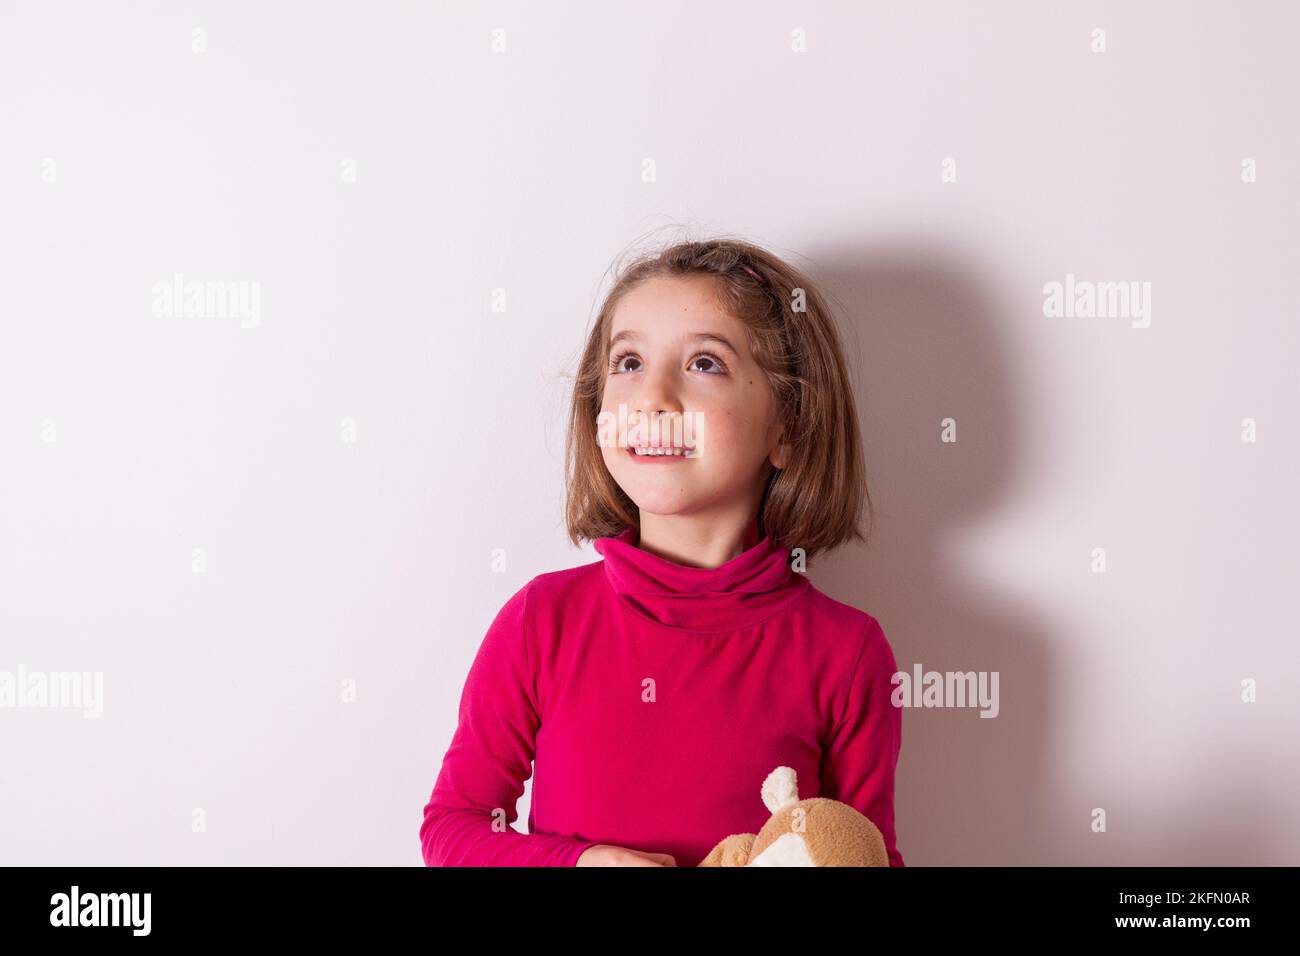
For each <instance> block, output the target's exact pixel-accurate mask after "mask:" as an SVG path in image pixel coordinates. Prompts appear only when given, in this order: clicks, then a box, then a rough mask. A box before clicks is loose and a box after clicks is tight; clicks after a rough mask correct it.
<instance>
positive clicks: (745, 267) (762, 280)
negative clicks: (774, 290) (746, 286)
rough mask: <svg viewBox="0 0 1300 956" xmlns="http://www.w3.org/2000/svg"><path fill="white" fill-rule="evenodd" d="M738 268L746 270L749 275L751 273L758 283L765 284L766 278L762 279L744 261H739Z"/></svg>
mask: <svg viewBox="0 0 1300 956" xmlns="http://www.w3.org/2000/svg"><path fill="white" fill-rule="evenodd" d="M740 268H742V269H744V270H745V271H746V272H748V273H749V274H750V275H752V276H753V277H754V278H755V279H757V280H758V281H759V284H760V285H767V280H766V279H764V278H763V277H762V276H761V275H759V274H758V273H757V272H755V271H754V270H753V269H751V268H750V267H749V266H747V265H745V264H744V263H741V265H740Z"/></svg>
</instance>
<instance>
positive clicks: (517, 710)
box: [420, 582, 595, 866]
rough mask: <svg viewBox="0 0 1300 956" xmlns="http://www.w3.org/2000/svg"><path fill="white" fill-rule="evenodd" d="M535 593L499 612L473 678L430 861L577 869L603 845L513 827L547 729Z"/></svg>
mask: <svg viewBox="0 0 1300 956" xmlns="http://www.w3.org/2000/svg"><path fill="white" fill-rule="evenodd" d="M530 583H531V582H530ZM527 592H528V585H524V587H522V588H521V589H520V590H519V591H517V592H516V593H515V594H514V596H512V597H511V598H510V600H509V601H507V602H506V604H505V605H504V606H503V607H502V608H501V610H500V611H499V612H498V613H497V616H496V618H495V619H494V620H493V622H492V624H491V626H490V627H489V628H488V632H487V636H486V637H485V638H484V639H483V643H482V645H481V646H480V647H479V650H478V654H477V656H476V657H475V658H474V663H473V664H472V666H471V667H470V671H469V676H468V677H467V678H466V679H465V689H464V691H463V692H462V694H461V699H460V717H459V725H458V726H457V728H456V733H455V735H454V736H453V737H452V741H451V747H450V748H449V749H448V750H447V755H446V757H444V758H443V762H442V770H441V772H440V773H439V774H438V780H437V782H436V783H435V784H434V788H433V793H432V795H431V796H430V797H429V802H428V803H427V804H425V807H424V822H423V823H422V824H421V825H420V846H421V848H422V851H423V854H424V862H425V865H427V866H573V865H575V864H576V863H577V860H578V857H579V856H581V854H582V852H583V851H584V850H586V849H587V848H588V847H590V846H594V845H595V842H594V841H584V840H578V839H574V838H572V837H568V836H562V835H551V834H543V833H533V834H525V833H520V832H519V831H517V830H515V829H514V828H513V827H511V826H510V824H512V823H514V821H515V819H516V818H517V816H518V813H517V810H516V808H515V804H516V803H517V802H518V800H519V797H520V795H521V794H522V793H523V792H524V781H525V780H527V779H528V777H529V775H530V774H531V773H532V761H533V752H534V742H535V740H536V737H537V728H538V727H539V726H541V716H540V714H539V713H538V707H537V698H536V686H535V684H534V681H533V671H532V667H531V658H530V656H529V649H528V640H529V635H528V632H527V630H526V625H525V607H526V604H527Z"/></svg>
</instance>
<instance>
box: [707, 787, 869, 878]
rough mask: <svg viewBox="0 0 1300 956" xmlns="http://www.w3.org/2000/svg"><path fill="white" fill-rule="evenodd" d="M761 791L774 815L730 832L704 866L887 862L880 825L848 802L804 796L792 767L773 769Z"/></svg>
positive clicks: (867, 863)
mask: <svg viewBox="0 0 1300 956" xmlns="http://www.w3.org/2000/svg"><path fill="white" fill-rule="evenodd" d="M762 796H763V803H764V805H765V806H766V807H767V808H768V809H769V810H771V811H772V819H770V820H768V821H767V823H765V824H763V829H761V830H759V831H758V833H757V834H753V833H737V834H735V835H733V836H729V837H727V838H726V839H725V840H723V841H722V842H721V843H719V844H718V845H717V846H715V847H714V848H713V849H712V850H711V851H710V852H709V855H708V856H706V857H705V858H704V859H703V860H701V861H700V866H889V854H888V853H887V852H886V850H885V839H884V837H882V836H881V835H880V830H879V828H877V827H876V825H875V824H874V823H872V822H871V821H870V820H868V819H867V818H866V817H865V816H863V815H862V814H861V813H859V812H858V811H857V810H854V809H853V808H852V807H851V806H849V805H848V804H847V803H841V802H840V801H838V800H829V799H827V798H825V797H810V798H809V799H807V800H800V799H799V786H798V782H797V780H796V777H795V772H794V770H793V768H791V767H777V768H776V769H775V770H773V771H772V772H771V773H769V774H768V775H767V779H766V780H764V781H763V789H762Z"/></svg>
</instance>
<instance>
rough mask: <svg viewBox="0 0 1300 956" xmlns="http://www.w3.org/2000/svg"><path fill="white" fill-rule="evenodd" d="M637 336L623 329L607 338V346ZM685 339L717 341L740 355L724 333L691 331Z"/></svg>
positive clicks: (630, 330)
mask: <svg viewBox="0 0 1300 956" xmlns="http://www.w3.org/2000/svg"><path fill="white" fill-rule="evenodd" d="M639 338H640V336H639V335H637V333H636V332H634V331H633V330H632V329H624V330H623V331H622V332H619V333H618V334H617V335H616V336H614V337H613V338H612V339H610V340H609V347H610V348H611V349H612V348H613V347H614V346H615V345H617V344H618V343H619V342H622V341H624V340H627V341H636V340H637V339H639ZM686 341H688V342H717V343H718V344H719V345H721V346H722V347H723V348H725V349H727V350H728V351H730V352H731V353H732V354H733V355H740V352H738V351H737V350H736V347H735V346H734V345H732V344H731V342H730V341H728V340H727V337H726V336H724V335H722V334H721V333H719V332H692V333H691V334H690V335H689V336H688V337H687V338H686Z"/></svg>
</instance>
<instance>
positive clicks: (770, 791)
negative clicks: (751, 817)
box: [763, 767, 799, 814]
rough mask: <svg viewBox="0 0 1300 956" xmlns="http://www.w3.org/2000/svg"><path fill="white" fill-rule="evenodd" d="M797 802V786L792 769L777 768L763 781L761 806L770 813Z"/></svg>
mask: <svg viewBox="0 0 1300 956" xmlns="http://www.w3.org/2000/svg"><path fill="white" fill-rule="evenodd" d="M798 802H799V784H798V780H797V778H796V777H795V772H794V768H793V767H777V768H776V769H775V770H773V771H772V772H771V773H769V774H768V775H767V779H766V780H764V781H763V806H765V807H767V809H768V810H770V811H771V812H772V813H774V814H775V813H776V812H777V811H778V810H780V809H781V808H782V807H788V806H790V804H792V803H798Z"/></svg>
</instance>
